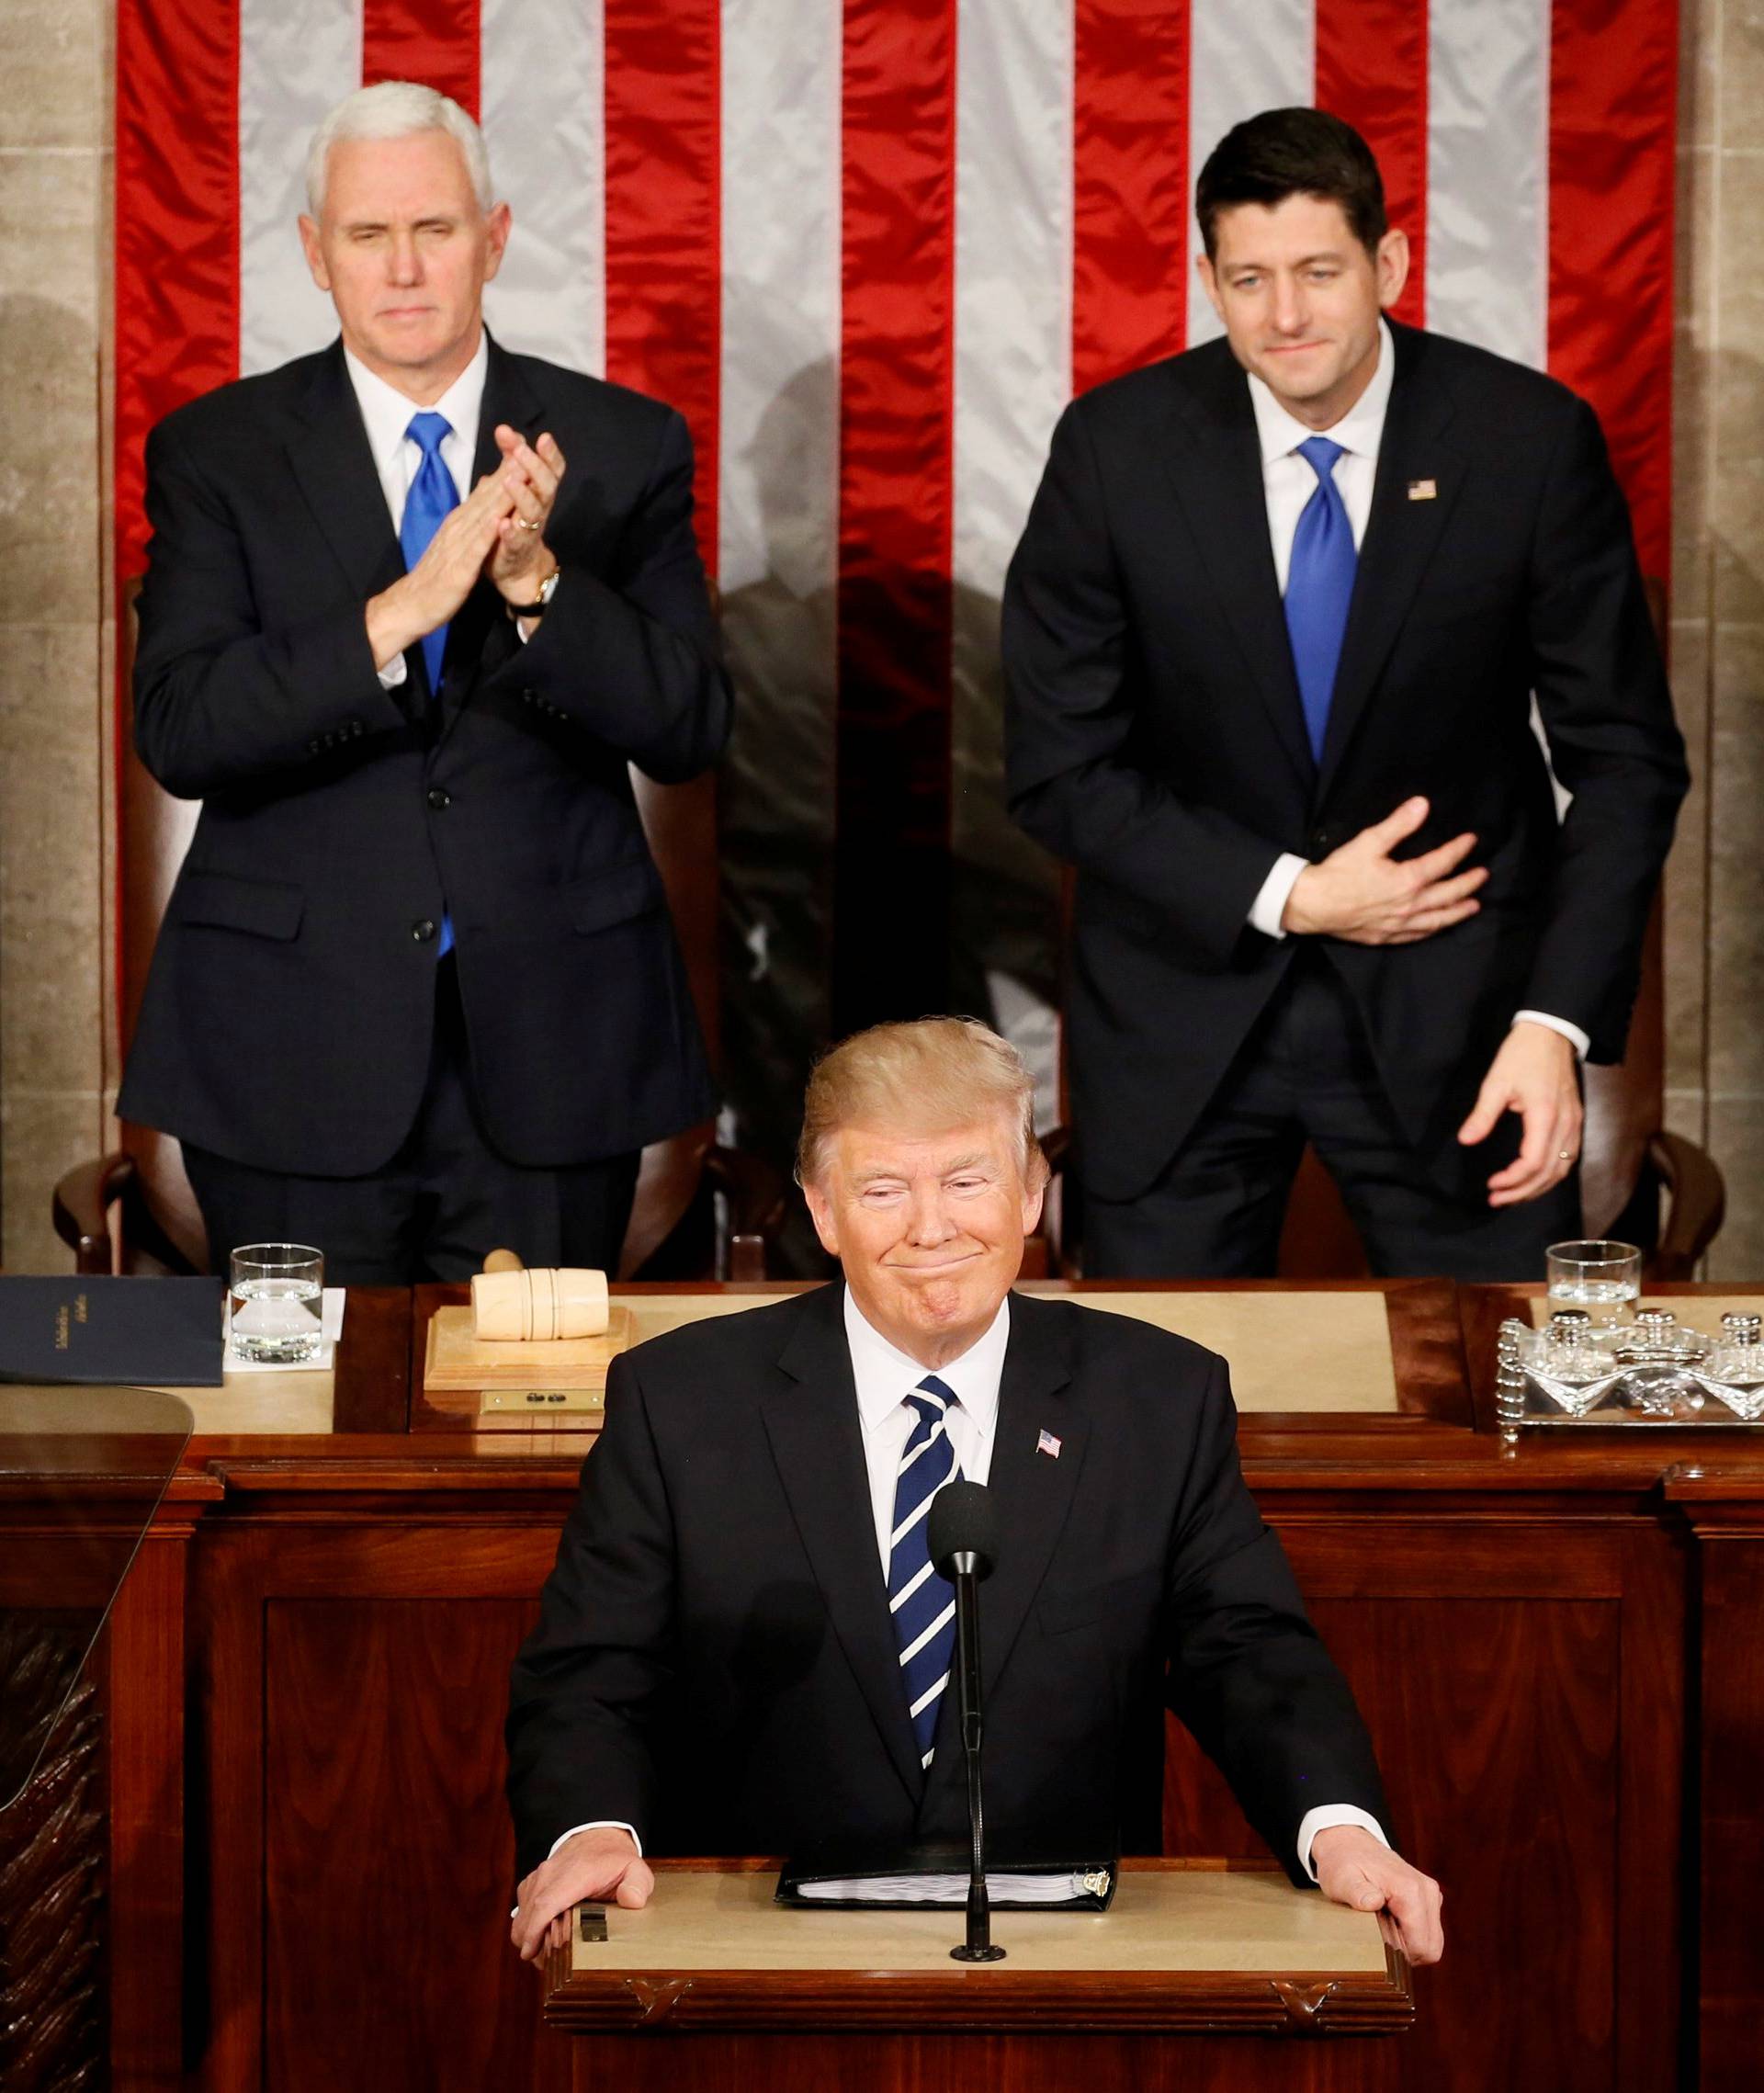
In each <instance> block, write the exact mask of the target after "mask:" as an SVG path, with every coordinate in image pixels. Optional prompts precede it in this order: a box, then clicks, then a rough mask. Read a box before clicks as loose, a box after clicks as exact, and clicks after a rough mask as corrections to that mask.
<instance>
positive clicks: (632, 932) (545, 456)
mask: <svg viewBox="0 0 1764 2093" xmlns="http://www.w3.org/2000/svg"><path fill="white" fill-rule="evenodd" d="M308 193H309V200H310V204H311V215H310V216H309V217H307V218H303V219H302V220H301V221H300V231H301V237H302V239H303V241H304V243H305V248H306V255H307V260H308V263H309V265H310V266H311V272H312V275H313V277H314V279H315V281H316V282H317V283H318V285H319V287H320V288H322V289H323V290H325V291H328V292H329V293H330V295H331V298H332V300H333V301H334V304H335V307H336V311H337V317H338V320H339V322H340V324H341V339H340V340H339V341H337V342H336V343H335V344H334V345H333V346H332V347H330V348H329V349H326V350H324V351H323V352H322V354H320V355H318V356H304V357H301V358H300V360H299V361H297V362H294V363H290V364H288V365H286V366H284V367H283V368H281V369H279V370H275V371H271V372H269V373H267V374H266V375H265V376H262V377H256V378H249V379H243V380H242V381H241V382H240V383H238V384H235V385H229V386H223V387H222V388H221V389H220V390H219V391H217V392H213V393H210V394H209V395H208V396H207V397H206V398H203V399H200V400H197V401H195V402H191V403H190V404H189V405H188V406H187V407H184V408H182V409H180V410H179V411H178V412H177V413H175V414H172V415H170V416H168V417H167V419H166V420H165V421H164V422H163V423H162V424H160V426H159V427H158V428H156V429H155V430H154V431H153V436H152V437H151V438H150V439H149V443H148V448H147V466H148V496H147V500H148V509H149V514H150V515H151V518H152V521H153V545H152V549H151V554H150V564H149V568H148V572H147V578H146V583H145V585H144V587H143V590H142V593H141V642H140V648H139V651H138V653H137V657H136V670H135V691H136V697H135V732H136V741H137V744H138V746H139V748H140V751H141V758H142V761H143V762H144V763H145V764H146V765H147V767H148V769H149V770H150V771H152V772H153V775H154V776H155V777H157V778H158V779H159V781H160V782H161V783H162V784H163V785H164V786H166V788H167V789H168V790H169V791H171V792H174V793H175V794H177V795H178V796H179V797H181V798H199V799H200V800H201V801H202V803H203V805H202V813H201V817H200V820H198V825H197V830H196V835H195V840H194V841H193V843H192V844H191V846H190V852H189V856H188V859H187V863H186V864H185V865H184V867H183V870H182V872H181V874H180V875H179V877H178V881H177V885H176V888H175V891H174V893H173V895H172V898H171V902H170V905H169V907H168V909H167V911H166V915H165V921H164V927H163V929H162V931H161V933H160V939H159V945H158V948H157V950H156V952H155V955H154V959H153V971H152V975H151V978H150V979H149V981H148V985H147V990H146V996H145V1000H144V1002H143V1005H142V1009H141V1020H140V1024H139V1026H138V1029H137V1032H136V1036H135V1040H134V1044H133V1048H132V1051H131V1053H130V1059H129V1066H128V1072H127V1075H126V1078H125V1080H124V1084H123V1090H122V1096H121V1100H120V1104H119V1110H120V1111H121V1113H122V1114H123V1116H125V1117H126V1118H130V1119H133V1120H137V1121H141V1122H143V1123H144V1124H146V1125H148V1126H157V1127H161V1128H164V1130H165V1131H167V1132H169V1133H172V1134H175V1135H177V1136H178V1137H179V1138H180V1139H181V1140H182V1142H183V1144H184V1153H185V1160H186V1162H187V1166H188V1170H189V1174H190V1179H191V1182H192V1183H193V1184H194V1186H195V1189H196V1193H197V1197H198V1201H199V1203H200V1205H201V1207H202V1212H203V1217H204V1219H205V1220H206V1222H207V1224H208V1230H209V1246H210V1250H211V1253H212V1255H213V1257H214V1258H215V1259H216V1260H217V1261H220V1260H223V1259H224V1258H225V1256H226V1253H227V1250H228V1249H229V1248H230V1247H231V1246H232V1245H234V1244H237V1243H240V1242H251V1241H259V1240H263V1239H274V1240H282V1241H286V1240H293V1241H297V1242H312V1243H316V1244H318V1245H319V1246H320V1247H321V1248H322V1250H324V1251H325V1252H326V1255H327V1259H328V1269H329V1273H330V1275H331V1276H333V1277H334V1278H336V1279H339V1280H343V1281H345V1282H359V1283H367V1284H372V1283H407V1282H409V1281H412V1280H415V1279H421V1278H425V1277H440V1278H458V1277H463V1276H465V1275H466V1274H468V1273H470V1272H472V1271H475V1270H476V1269H477V1268H478V1265H479V1264H480V1262H481V1259H482V1256H483V1253H484V1252H485V1251H486V1250H490V1249H492V1248H494V1247H495V1246H497V1245H498V1244H507V1245H509V1246H510V1247H512V1248H514V1249H515V1250H518V1251H520V1252H521V1254H522V1255H523V1256H524V1257H525V1258H526V1261H528V1262H529V1263H532V1264H557V1263H562V1264H588V1265H610V1264H611V1263H613V1262H614V1261H615V1260H616V1257H617V1254H618V1249H619V1243H620V1240H621V1239H622V1237H623V1234H624V1228H625V1221H626V1217H627V1216H628V1211H629V1206H630V1200H631V1191H632V1185H633V1183H634V1181H635V1176H636V1170H637V1158H638V1153H639V1150H640V1149H641V1148H643V1147H644V1145H645V1144H646V1143H648V1142H650V1141H652V1140H657V1139H660V1138H662V1137H665V1136H667V1135H669V1134H672V1133H674V1132H676V1131H678V1129H680V1128H681V1127H683V1126H688V1125H690V1124H692V1123H693V1122H694V1121H695V1120H698V1119H701V1118H703V1117H705V1116H706V1115H707V1113H708V1112H709V1111H710V1109H711V1102H712V1101H711V1092H710V1085H709V1080H708V1076H707V1069H706V1066H705V1058H704V1054H703V1049H702V1047H701V1044H700V1041H699V1038H698V1034H697V1030H696V1026H695V1021H694V1017H693V1012H692V1002H691V998H690V995H689V994H688V991H687V987H686V982H685V978H684V969H683V967H682V965H681V961H680V956H679V954H678V952H677V950H676V948H675V945H674V939H673V930H672V927H671V925H670V923H669V920H668V914H667V910H666V906H665V903H664V899H663V895H662V883H661V878H660V876H659V875H658V873H657V871H656V868H655V865H654V864H653V863H652V861H651V859H650V853H649V849H648V846H647V844H646V843H645V840H644V834H643V829H642V825H641V823H640V821H639V818H638V812H637V808H636V804H635V801H634V798H633V796H632V790H631V783H630V775H629V767H628V766H629V765H630V764H633V763H635V764H639V766H640V767H641V768H642V769H643V770H645V771H646V772H647V773H648V774H649V775H650V776H652V777H655V778H659V779H663V780H669V779H682V778H686V777H689V776H691V775H693V774H694V773H695V772H697V771H699V770H702V769H703V768H704V767H705V766H706V765H707V764H710V763H711V762H713V761H714V760H715V759H716V757H717V755H718V752H720V750H721V749H722V746H723V743H724V741H725V740H726V738H727V735H728V730H729V706H730V700H729V686H728V683H727V681H726V679H725V677H724V674H723V672H722V669H721V666H720V663H719V658H718V642H717V637H716V631H715V627H714V624H713V621H712V617H711V612H710V606H709V603H708V600H707V590H706V586H705V577H704V572H703V570H702V567H701V565H700V563H699V559H698V554H697V550H696V549H695V542H694V538H693V530H692V455H691V447H690V445H689V443H688V440H687V436H686V429H685V424H684V422H683V421H682V420H681V417H680V416H679V415H678V414H677V413H674V412H673V410H672V409H670V408H668V407H665V406H663V405H662V404H661V403H660V402H656V401H652V400H647V399H644V398H642V397H641V396H640V395H639V394H637V393H634V392H629V391H626V390H623V389H621V388H619V387H616V386H611V385H605V384H602V383H601V382H599V381H598V380H597V379H591V378H585V377H582V376H581V375H579V374H578V373H576V372H574V371H571V370H563V369H560V368H558V367H557V366H556V365H553V364H548V363H542V362H540V361H538V360H537V358H535V357H531V356H512V355H510V354H509V353H508V352H507V351H506V350H504V349H503V348H502V347H500V346H499V345H497V344H496V343H494V342H492V340H491V339H490V337H489V335H488V334H487V333H486V331H485V328H484V324H483V315H482V297H483V288H484V285H485V283H486V282H487V281H488V280H489V279H490V278H491V277H493V276H494V275H495V274H496V270H497V267H498V266H499V264H500V262H501V259H502V255H503V246H504V243H506V241H507V239H508V236H509V229H510V219H509V211H508V207H507V206H506V205H505V204H496V205H493V206H492V191H491V188H490V175H489V169H488V165H487V164H486V161H485V157H484V146H483V139H482V136H481V133H480V131H479V130H478V127H477V126H476V125H475V124H474V123H473V122H472V121H471V119H470V118H469V117H468V116H467V115H466V114H465V112H464V111H463V110H462V109H460V108H459V107H458V105H457V104H455V103H453V102H451V101H448V100H447V98H446V97H445V96H440V95H437V94H435V93H434V92H433V91H432V90H431V89H429V88H426V87H422V86H417V85H412V84H411V83H408V82H388V83H384V84H382V85H379V86H375V87H371V88H367V89H364V90H363V91H362V92H360V93H359V94H357V95H355V96H351V97H350V98H349V99H348V100H347V101H345V103H343V104H341V105H340V106H339V107H338V108H337V109H335V110H334V111H333V112H332V115H331V116H330V117H329V118H328V119H326V121H325V123H324V124H323V125H322V126H321V127H320V130H319V132H318V134H317V136H316V137H315V139H314V141H313V147H312V152H311V158H310V160H309V163H308Z"/></svg>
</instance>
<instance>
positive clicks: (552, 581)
mask: <svg viewBox="0 0 1764 2093" xmlns="http://www.w3.org/2000/svg"><path fill="white" fill-rule="evenodd" d="M562 572H563V569H562V568H561V567H554V568H552V570H551V571H550V572H549V573H548V575H547V576H546V577H545V579H544V581H542V582H541V583H539V594H538V597H537V601H535V602H533V603H530V604H510V605H509V606H508V615H509V616H510V617H538V616H539V615H540V614H541V613H542V612H543V611H544V609H545V606H546V605H547V604H548V603H549V602H550V601H551V599H552V597H553V596H554V595H556V594H557V593H558V577H559V576H560V574H561V573H562Z"/></svg>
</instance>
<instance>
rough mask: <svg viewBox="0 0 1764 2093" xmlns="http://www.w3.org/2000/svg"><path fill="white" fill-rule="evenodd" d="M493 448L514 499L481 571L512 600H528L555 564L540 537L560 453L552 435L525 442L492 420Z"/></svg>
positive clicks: (554, 495)
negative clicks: (498, 456) (493, 423)
mask: <svg viewBox="0 0 1764 2093" xmlns="http://www.w3.org/2000/svg"><path fill="white" fill-rule="evenodd" d="M496 447H497V449H498V450H500V451H501V452H502V454H503V462H502V464H501V466H500V467H499V468H498V472H499V476H500V478H501V479H502V481H503V484H504V485H505V486H506V487H507V489H508V491H509V492H510V493H511V494H512V495H513V496H514V498H515V507H514V512H513V514H512V515H508V516H505V517H504V518H503V525H502V528H501V530H500V531H499V532H498V533H497V538H496V543H495V545H494V546H493V547H492V550H491V555H490V558H489V560H487V561H486V562H485V568H484V571H485V572H486V573H487V574H488V575H489V576H490V578H491V580H492V582H493V583H495V584H496V586H497V588H498V589H500V590H501V591H502V594H503V599H504V600H505V601H506V602H508V603H512V604H530V603H532V602H534V601H535V600H536V599H537V595H538V593H539V584H540V583H542V582H543V581H544V580H545V579H546V577H547V575H548V574H549V573H550V571H551V570H552V569H553V568H554V567H555V566H556V565H557V563H558V562H557V560H556V557H555V556H554V555H553V553H552V551H551V549H550V548H549V547H548V545H547V544H546V542H545V526H546V525H547V524H548V523H549V522H550V520H551V511H552V508H553V506H554V505H555V503H556V502H557V499H558V489H559V487H560V484H561V483H562V480H563V453H562V451H560V449H559V448H558V441H557V438H556V437H555V436H540V437H539V439H538V441H537V443H531V444H530V443H528V442H527V440H526V437H525V436H522V434H521V432H520V431H519V430H518V429H512V428H510V427H509V425H508V424H507V423H506V422H499V423H498V424H496Z"/></svg>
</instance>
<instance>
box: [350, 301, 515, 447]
mask: <svg viewBox="0 0 1764 2093" xmlns="http://www.w3.org/2000/svg"><path fill="white" fill-rule="evenodd" d="M343 360H344V364H345V368H347V370H348V373H349V382H350V384H351V385H352V386H354V387H355V390H356V402H357V404H358V405H359V406H360V408H361V419H362V422H363V424H364V425H365V426H366V428H367V431H368V449H369V450H371V451H372V452H373V454H374V464H375V466H376V467H377V468H378V469H379V470H381V471H384V470H385V469H386V467H387V466H389V465H390V463H391V461H392V459H393V458H395V457H397V455H398V447H399V446H400V445H401V443H402V442H403V441H404V432H405V431H406V430H407V429H408V428H409V427H410V425H411V416H412V415H413V414H419V413H423V411H424V410H423V409H422V408H420V407H419V406H418V405H417V403H416V402H415V401H414V400H412V399H410V398H408V397H407V396H406V395H405V394H404V393H402V392H401V391H400V390H398V388H397V387H396V386H395V385H388V384H387V382H386V380H385V379H383V378H381V377H380V376H379V373H378V372H376V371H371V370H369V369H368V366H367V365H366V364H365V363H363V362H362V361H361V359H360V358H359V357H358V356H356V355H355V354H354V353H353V352H352V351H350V350H349V349H345V350H344V352H343ZM489 371H490V335H489V334H488V332H487V331H486V330H485V329H484V328H480V329H479V330H478V346H477V349H476V350H475V351H474V352H473V355H472V358H471V361H470V362H469V364H468V365H467V366H466V368H464V370H462V371H461V372H460V373H459V375H458V378H456V379H454V381H453V383H452V384H451V385H450V386H448V388H447V390H446V391H445V392H444V393H443V394H442V395H441V397H440V399H438V400H437V401H435V403H434V407H433V409H432V410H431V411H432V412H433V413H436V414H445V415H446V416H447V420H448V421H449V422H450V423H451V424H453V433H454V434H455V436H462V437H463V438H464V439H465V441H466V442H467V443H468V444H469V445H470V447H472V449H474V450H476V448H477V447H478V416H479V414H480V413H481V410H482V407H483V403H484V380H485V379H486V377H487V376H488V375H489Z"/></svg>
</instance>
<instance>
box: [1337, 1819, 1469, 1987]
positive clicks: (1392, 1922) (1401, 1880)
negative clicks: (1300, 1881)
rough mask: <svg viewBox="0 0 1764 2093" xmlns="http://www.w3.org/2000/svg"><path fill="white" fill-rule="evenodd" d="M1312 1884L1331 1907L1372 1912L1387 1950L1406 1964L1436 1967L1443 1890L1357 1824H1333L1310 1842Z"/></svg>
mask: <svg viewBox="0 0 1764 2093" xmlns="http://www.w3.org/2000/svg"><path fill="white" fill-rule="evenodd" d="M1311 1865H1312V1867H1314V1868H1315V1869H1316V1870H1317V1888H1318V1889H1320V1890H1321V1891H1322V1892H1323V1895H1325V1896H1326V1897H1328V1898H1329V1901H1330V1903H1331V1904H1345V1905H1346V1906H1348V1907H1349V1908H1350V1910H1352V1911H1375V1912H1376V1913H1377V1914H1378V1929H1379V1931H1380V1932H1381V1933H1382V1934H1383V1935H1384V1937H1385V1941H1386V1942H1387V1943H1388V1945H1389V1946H1391V1947H1393V1948H1395V1949H1396V1950H1397V1952H1398V1953H1399V1954H1402V1955H1406V1956H1407V1957H1408V1960H1409V1961H1410V1962H1411V1963H1437V1962H1438V1961H1439V1959H1440V1957H1441V1956H1442V1954H1443V1953H1444V1952H1445V1929H1444V1928H1443V1927H1442V1925H1441V1923H1440V1905H1441V1902H1442V1898H1443V1897H1444V1895H1445V1892H1444V1891H1443V1890H1442V1889H1441V1887H1440V1885H1439V1884H1438V1883H1436V1882H1435V1881H1434V1880H1433V1878H1432V1876H1431V1875H1424V1874H1422V1872H1421V1871H1420V1870H1419V1868H1411V1867H1410V1866H1409V1864H1408V1861H1405V1860H1404V1859H1403V1857H1402V1855H1401V1854H1400V1853H1393V1852H1392V1851H1391V1850H1390V1848H1389V1847H1388V1846H1385V1845H1384V1844H1383V1843H1382V1842H1381V1841H1380V1840H1378V1839H1376V1838H1374V1837H1373V1836H1372V1834H1371V1832H1369V1831H1368V1830H1366V1829H1365V1827H1363V1826H1362V1825H1358V1824H1333V1825H1329V1826H1328V1827H1326V1828H1325V1829H1324V1830H1322V1831H1319V1832H1318V1833H1317V1837H1316V1838H1314V1839H1312V1841H1311Z"/></svg>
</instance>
